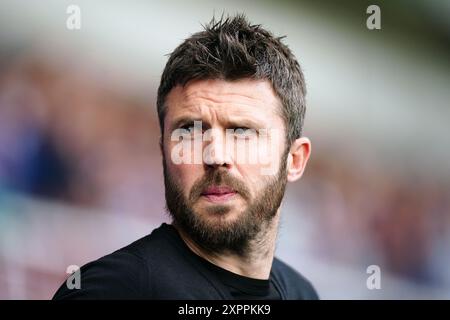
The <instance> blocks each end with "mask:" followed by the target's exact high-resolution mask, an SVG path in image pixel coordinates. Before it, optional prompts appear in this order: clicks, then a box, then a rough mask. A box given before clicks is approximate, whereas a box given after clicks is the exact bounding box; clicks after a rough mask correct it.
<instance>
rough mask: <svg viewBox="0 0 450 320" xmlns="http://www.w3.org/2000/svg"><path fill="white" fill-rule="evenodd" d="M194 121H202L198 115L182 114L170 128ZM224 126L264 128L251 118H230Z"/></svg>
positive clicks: (173, 128)
mask: <svg viewBox="0 0 450 320" xmlns="http://www.w3.org/2000/svg"><path fill="white" fill-rule="evenodd" d="M194 121H202V125H203V123H204V121H203V120H202V119H200V118H198V117H192V116H182V117H180V118H178V119H176V120H174V122H173V123H172V125H171V128H170V130H171V131H173V130H175V129H178V128H180V127H182V126H184V125H186V124H193V123H194ZM226 127H247V128H252V129H262V128H266V127H267V126H265V124H263V123H261V122H259V121H257V120H253V119H230V120H228V121H227V122H226Z"/></svg>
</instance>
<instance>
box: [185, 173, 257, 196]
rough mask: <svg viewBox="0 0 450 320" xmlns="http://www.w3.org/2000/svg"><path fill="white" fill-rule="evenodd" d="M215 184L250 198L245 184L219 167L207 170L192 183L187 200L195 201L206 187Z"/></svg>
mask: <svg viewBox="0 0 450 320" xmlns="http://www.w3.org/2000/svg"><path fill="white" fill-rule="evenodd" d="M216 185H221V186H226V187H229V188H231V189H233V190H234V191H236V192H237V193H239V195H240V196H241V197H243V198H244V199H246V200H249V199H250V191H249V189H248V188H247V187H246V185H245V184H244V183H243V182H242V181H240V180H238V179H236V178H235V177H233V176H232V175H231V174H229V173H228V171H227V170H226V169H220V168H219V169H214V170H210V171H207V172H206V174H205V175H204V176H203V177H202V178H200V179H199V180H198V181H196V182H195V183H194V185H193V186H192V188H191V192H190V193H189V201H191V202H194V201H196V200H197V199H198V198H199V197H200V196H201V195H202V193H203V191H205V190H206V189H207V188H208V187H211V186H216Z"/></svg>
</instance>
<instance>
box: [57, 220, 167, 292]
mask: <svg viewBox="0 0 450 320" xmlns="http://www.w3.org/2000/svg"><path fill="white" fill-rule="evenodd" d="M167 247H168V245H167V240H166V239H165V238H164V232H161V228H157V229H155V230H153V232H152V233H151V234H150V235H147V236H145V237H143V238H141V239H139V240H137V241H135V242H133V243H132V244H130V245H128V246H126V247H124V248H122V249H119V250H117V251H115V252H113V253H111V254H108V255H106V256H104V257H102V258H100V259H97V260H95V261H92V262H90V263H88V264H86V265H84V266H82V267H81V269H80V284H81V288H80V289H69V288H68V287H67V285H66V282H64V283H63V284H62V285H61V287H60V288H59V289H58V291H57V292H56V293H55V295H54V297H53V299H127V298H128V299H136V298H148V297H149V296H150V295H151V289H152V288H150V287H149V283H150V281H149V276H150V274H151V268H152V263H151V262H152V261H160V260H161V259H162V257H164V256H167ZM160 258H161V259H160Z"/></svg>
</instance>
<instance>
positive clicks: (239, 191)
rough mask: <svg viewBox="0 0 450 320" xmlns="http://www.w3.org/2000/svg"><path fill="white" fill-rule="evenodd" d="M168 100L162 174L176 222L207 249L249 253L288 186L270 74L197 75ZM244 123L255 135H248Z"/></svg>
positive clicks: (277, 104) (282, 130)
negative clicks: (229, 78) (263, 77)
mask: <svg viewBox="0 0 450 320" xmlns="http://www.w3.org/2000/svg"><path fill="white" fill-rule="evenodd" d="M166 106H167V113H166V116H165V120H164V135H163V141H162V144H163V146H162V147H163V165H164V180H165V189H166V205H167V209H168V210H169V212H170V214H171V215H172V217H173V219H174V223H175V224H176V225H177V226H178V227H180V228H182V229H183V231H184V232H186V233H187V234H188V235H189V236H190V237H191V238H192V239H193V240H194V241H195V242H196V243H197V244H198V245H200V246H203V247H204V248H205V249H209V250H212V251H215V252H220V251H225V250H229V251H234V252H236V253H239V254H243V253H244V252H245V249H246V247H247V245H248V244H249V241H251V240H253V239H254V238H255V237H256V236H257V235H258V234H259V232H260V231H261V230H262V229H263V228H265V227H267V225H268V224H269V223H270V222H271V221H272V219H273V218H274V217H275V216H276V214H277V211H278V208H279V206H280V204H281V200H282V198H283V195H284V191H285V185H286V156H287V154H286V153H285V151H286V150H287V149H286V142H285V141H286V140H285V127H284V122H283V120H282V118H281V116H280V111H281V109H280V102H279V99H278V98H277V97H276V95H275V93H274V91H273V89H272V87H271V85H270V83H269V82H268V81H266V80H239V81H233V82H229V81H224V80H199V81H193V82H189V83H188V84H187V85H185V86H184V87H182V86H177V87H175V88H173V89H172V90H171V92H170V93H169V95H168V96H167V99H166ZM195 121H201V127H200V129H199V127H198V124H199V123H200V122H195ZM194 123H195V126H194ZM239 129H240V130H241V131H239ZM246 129H252V131H248V132H251V133H256V134H255V135H253V136H251V135H250V136H248V138H245V137H244V136H243V134H242V131H243V130H246ZM177 130H178V131H179V130H183V131H182V132H184V134H185V135H184V136H183V138H181V141H180V139H178V138H176V139H174V137H175V135H174V132H177ZM233 130H234V131H233ZM227 132H228V133H227ZM233 132H234V134H233ZM186 133H187V134H186ZM243 137H244V139H242V138H243ZM196 139H197V140H196ZM240 139H242V140H240ZM194 140H195V141H194ZM196 143H197V145H195V144H196ZM199 151H200V153H199ZM196 152H197V156H198V157H199V158H198V157H197V160H198V159H200V160H201V161H195V155H194V154H195V153H196ZM244 154H245V155H247V156H246V157H242V155H244ZM261 154H263V155H264V156H265V157H264V160H263V159H262V158H260V157H259V155H261ZM252 156H254V157H253V158H252ZM180 157H183V161H180ZM250 159H253V161H251V160H250ZM255 159H256V161H254V160H255ZM268 166H272V167H274V169H275V170H269V171H268V170H264V169H267V167H268Z"/></svg>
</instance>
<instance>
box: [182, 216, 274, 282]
mask: <svg viewBox="0 0 450 320" xmlns="http://www.w3.org/2000/svg"><path fill="white" fill-rule="evenodd" d="M279 215H280V209H278V211H277V214H276V216H275V217H274V218H273V219H272V221H271V222H270V223H269V224H268V225H267V226H265V227H263V228H262V230H261V232H260V233H259V234H258V235H257V236H256V237H255V239H253V240H251V241H250V243H249V248H248V251H247V252H246V255H245V256H241V255H238V254H235V253H232V252H224V253H220V254H218V253H214V252H209V251H206V250H204V249H203V248H202V247H201V246H198V245H197V244H196V243H195V242H194V241H192V239H190V237H189V236H188V235H187V234H186V233H185V232H183V230H181V228H179V227H178V226H176V225H174V227H175V228H176V229H177V230H178V233H179V234H180V236H181V238H182V239H183V241H184V242H185V243H186V245H187V246H188V247H189V249H191V250H192V251H193V252H194V253H195V254H197V255H198V256H200V257H202V258H203V259H205V260H208V261H209V262H211V263H213V264H215V265H216V266H219V267H221V268H222V269H226V270H228V271H231V272H233V273H236V274H239V275H241V276H245V277H249V278H254V279H264V280H266V279H269V276H270V270H271V268H272V261H273V258H274V254H275V244H276V238H277V233H278V223H279Z"/></svg>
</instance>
